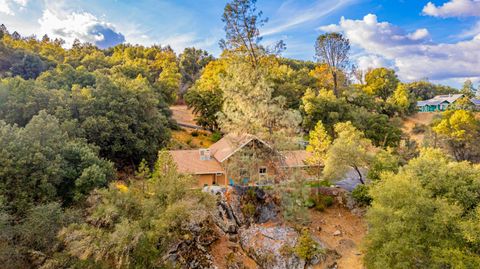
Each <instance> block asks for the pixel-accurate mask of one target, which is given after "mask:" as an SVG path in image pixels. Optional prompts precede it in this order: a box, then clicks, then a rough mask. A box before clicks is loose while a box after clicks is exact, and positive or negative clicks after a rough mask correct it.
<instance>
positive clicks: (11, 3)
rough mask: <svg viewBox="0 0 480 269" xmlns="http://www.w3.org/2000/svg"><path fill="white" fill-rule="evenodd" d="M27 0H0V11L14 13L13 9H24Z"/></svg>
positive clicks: (7, 13)
mask: <svg viewBox="0 0 480 269" xmlns="http://www.w3.org/2000/svg"><path fill="white" fill-rule="evenodd" d="M28 1H29V0H0V13H4V14H6V15H11V16H13V15H15V12H16V11H15V10H22V9H24V8H25V7H26V6H27V4H28Z"/></svg>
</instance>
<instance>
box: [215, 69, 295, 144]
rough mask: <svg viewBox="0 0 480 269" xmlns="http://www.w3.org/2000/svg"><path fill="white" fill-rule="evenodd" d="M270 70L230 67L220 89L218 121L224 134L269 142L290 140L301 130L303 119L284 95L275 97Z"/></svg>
mask: <svg viewBox="0 0 480 269" xmlns="http://www.w3.org/2000/svg"><path fill="white" fill-rule="evenodd" d="M268 76H269V74H268V70H265V69H264V68H260V67H259V68H254V67H252V66H251V65H249V64H247V63H244V62H234V63H232V64H231V65H229V66H228V67H227V70H226V75H225V76H224V77H222V79H221V83H220V88H221V89H222V91H223V93H224V98H225V99H224V103H223V109H222V112H221V113H219V121H220V125H221V128H222V131H225V132H234V133H249V134H254V135H258V136H259V137H261V138H264V139H267V140H269V141H274V140H275V139H273V138H274V137H275V138H276V139H278V140H281V139H285V138H291V137H292V134H295V133H296V132H297V131H298V130H297V128H298V125H299V124H300V121H301V116H300V115H299V113H298V112H297V111H294V110H292V109H287V108H286V99H285V98H284V97H283V96H279V97H275V98H273V97H272V93H273V89H272V84H271V83H270V82H269V79H268Z"/></svg>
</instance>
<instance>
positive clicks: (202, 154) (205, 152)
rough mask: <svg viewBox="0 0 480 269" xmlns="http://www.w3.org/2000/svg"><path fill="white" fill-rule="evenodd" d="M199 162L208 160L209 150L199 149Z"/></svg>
mask: <svg viewBox="0 0 480 269" xmlns="http://www.w3.org/2000/svg"><path fill="white" fill-rule="evenodd" d="M200 160H202V161H208V160H210V150H209V149H200Z"/></svg>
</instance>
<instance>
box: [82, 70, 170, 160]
mask: <svg viewBox="0 0 480 269" xmlns="http://www.w3.org/2000/svg"><path fill="white" fill-rule="evenodd" d="M74 95H75V96H76V97H75V103H73V104H72V105H74V106H76V107H78V118H77V120H78V122H79V126H80V128H81V129H83V130H84V132H85V137H86V138H87V140H88V141H89V142H90V143H92V144H95V145H97V146H98V147H99V148H100V153H101V155H102V156H103V157H106V158H108V159H109V160H112V161H115V163H116V164H117V165H118V166H119V167H123V166H126V165H136V164H138V163H140V161H141V160H142V159H146V160H148V161H153V160H154V158H155V155H156V152H158V150H159V149H161V148H162V147H163V146H165V145H166V144H167V142H168V140H169V138H170V131H169V129H168V121H167V118H166V116H165V114H163V113H162V111H160V110H159V109H158V107H159V103H160V102H162V99H158V96H157V95H156V94H155V92H154V90H153V89H152V87H151V86H150V85H149V83H148V82H147V80H146V79H145V78H142V77H138V78H137V79H135V80H129V79H126V78H118V79H112V78H109V77H107V76H102V75H97V81H96V87H95V88H94V89H78V90H77V91H75V92H74Z"/></svg>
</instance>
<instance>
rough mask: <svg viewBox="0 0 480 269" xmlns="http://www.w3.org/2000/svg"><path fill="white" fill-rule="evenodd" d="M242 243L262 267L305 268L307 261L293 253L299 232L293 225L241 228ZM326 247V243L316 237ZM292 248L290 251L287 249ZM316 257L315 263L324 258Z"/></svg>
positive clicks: (279, 268)
mask: <svg viewBox="0 0 480 269" xmlns="http://www.w3.org/2000/svg"><path fill="white" fill-rule="evenodd" d="M239 234H240V244H241V246H242V248H243V249H244V250H246V252H247V253H248V255H249V256H250V257H251V258H252V259H253V260H255V261H256V262H257V264H258V265H259V266H261V268H272V269H303V268H305V266H306V264H305V261H304V260H302V259H300V258H299V257H297V256H296V255H295V254H294V253H293V251H292V250H293V248H294V247H295V245H296V243H297V241H298V237H299V234H298V233H297V232H296V231H295V230H294V229H293V228H291V227H286V226H274V227H264V226H258V225H252V226H250V227H249V228H242V229H240V232H239ZM316 241H318V242H319V243H320V245H321V246H322V247H323V248H324V247H325V244H323V243H322V242H320V240H318V239H316ZM285 249H290V251H285ZM322 259H323V258H322V257H316V258H315V259H313V260H312V262H313V263H316V262H319V261H320V260H322Z"/></svg>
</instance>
